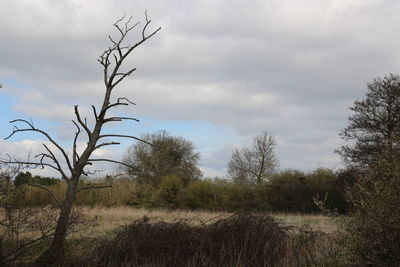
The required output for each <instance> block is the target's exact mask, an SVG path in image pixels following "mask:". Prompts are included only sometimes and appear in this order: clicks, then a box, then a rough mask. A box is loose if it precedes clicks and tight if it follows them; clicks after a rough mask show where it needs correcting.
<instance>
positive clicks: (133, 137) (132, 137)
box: [99, 134, 153, 146]
mask: <svg viewBox="0 0 400 267" xmlns="http://www.w3.org/2000/svg"><path fill="white" fill-rule="evenodd" d="M106 137H121V138H131V139H135V140H137V141H140V142H143V143H145V144H148V145H151V146H153V144H151V143H149V142H147V141H146V140H143V139H140V138H138V137H136V136H132V135H121V134H103V135H100V136H99V139H100V138H106Z"/></svg>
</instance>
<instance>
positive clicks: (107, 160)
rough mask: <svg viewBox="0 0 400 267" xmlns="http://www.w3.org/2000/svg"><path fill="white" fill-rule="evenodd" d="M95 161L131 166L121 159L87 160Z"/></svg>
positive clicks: (89, 160)
mask: <svg viewBox="0 0 400 267" xmlns="http://www.w3.org/2000/svg"><path fill="white" fill-rule="evenodd" d="M96 161H102V162H111V163H117V164H121V165H124V166H125V167H129V168H132V166H131V165H128V164H126V163H124V162H122V161H118V160H112V159H88V162H96Z"/></svg>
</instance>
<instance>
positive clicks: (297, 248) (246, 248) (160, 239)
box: [66, 214, 324, 267]
mask: <svg viewBox="0 0 400 267" xmlns="http://www.w3.org/2000/svg"><path fill="white" fill-rule="evenodd" d="M321 238H324V236H322V235H320V234H319V233H316V232H311V231H308V230H307V229H298V228H297V229H294V228H288V227H284V226H282V225H280V224H279V223H277V222H276V221H275V220H274V219H272V218H271V217H269V216H267V215H263V214H237V215H233V216H231V217H228V218H219V219H216V221H214V222H213V223H210V224H201V225H199V226H193V225H191V223H190V222H188V221H179V222H176V223H165V222H161V221H158V222H153V223H150V222H149V220H148V219H146V218H144V219H142V220H138V221H136V222H134V223H133V224H131V225H129V226H126V227H124V228H122V229H121V230H120V231H119V232H118V233H117V234H116V236H115V237H114V238H112V239H104V240H103V241H101V242H99V241H96V244H93V247H90V246H88V247H87V249H89V250H90V251H87V250H86V251H83V252H81V253H80V254H79V255H71V256H70V259H69V261H72V262H69V263H68V264H69V265H71V266H73V265H74V264H77V263H78V262H79V264H80V265H86V266H177V267H179V266H255V267H257V266H310V265H313V264H315V260H317V261H318V260H321V258H318V256H317V253H316V252H315V251H316V248H317V246H318V243H317V242H319V241H320V240H321ZM66 262H67V261H66Z"/></svg>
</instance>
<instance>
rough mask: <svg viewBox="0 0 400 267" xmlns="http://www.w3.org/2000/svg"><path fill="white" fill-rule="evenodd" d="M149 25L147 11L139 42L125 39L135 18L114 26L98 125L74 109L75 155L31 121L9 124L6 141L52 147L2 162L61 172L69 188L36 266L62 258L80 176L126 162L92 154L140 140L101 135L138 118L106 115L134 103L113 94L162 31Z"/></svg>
mask: <svg viewBox="0 0 400 267" xmlns="http://www.w3.org/2000/svg"><path fill="white" fill-rule="evenodd" d="M150 22H151V20H149V19H148V17H147V12H145V22H144V24H143V26H142V27H141V29H140V33H141V34H140V39H139V40H138V41H137V42H136V43H129V42H126V39H127V37H128V35H129V33H131V32H132V31H133V30H134V29H136V28H138V27H139V25H140V22H137V23H134V24H133V23H132V17H129V18H127V17H126V16H125V15H124V16H123V17H122V18H121V19H119V20H117V21H116V22H115V23H114V26H115V29H116V30H117V32H118V37H115V38H114V37H111V36H108V38H109V40H110V46H109V47H108V49H106V50H105V51H104V52H103V53H102V54H101V55H100V57H99V59H98V62H99V63H100V64H101V66H102V67H103V79H104V85H105V92H104V98H103V102H102V105H101V108H100V109H99V110H98V109H97V108H96V107H95V106H94V105H92V109H93V116H94V119H95V123H94V125H92V127H91V126H90V125H88V123H87V120H86V118H83V117H81V115H80V112H79V109H78V106H77V105H76V106H74V112H75V117H76V118H75V120H73V121H72V123H73V124H74V126H75V127H76V132H75V137H74V140H73V146H72V155H68V152H67V150H66V149H65V148H63V147H61V146H60V145H59V144H58V143H57V141H56V140H55V139H53V137H51V136H50V134H48V133H47V132H46V131H44V130H41V129H39V128H37V127H36V126H35V125H34V124H33V122H32V121H29V120H25V119H16V120H13V121H11V122H10V123H12V124H14V130H13V132H12V133H11V134H10V135H9V136H8V137H7V138H6V139H8V138H10V137H12V136H13V135H15V134H17V133H21V132H35V133H38V134H40V135H42V136H44V137H45V138H46V139H47V141H48V142H49V143H50V144H51V146H50V145H48V144H45V143H43V147H44V151H45V152H44V153H41V154H39V155H36V159H37V160H36V161H32V160H30V159H28V160H26V161H20V160H15V159H12V158H11V157H9V158H8V159H4V160H2V161H3V162H5V163H8V164H23V165H28V166H31V167H41V168H45V167H47V168H51V169H54V170H56V171H57V172H59V173H60V175H61V177H62V179H64V180H65V181H66V183H67V185H68V187H67V191H66V194H65V198H64V199H63V200H62V203H61V205H60V215H59V218H58V221H57V226H56V230H55V233H54V238H53V240H52V242H51V245H50V247H49V249H48V250H46V251H45V252H44V253H43V254H42V255H41V256H40V257H39V258H38V259H37V261H36V263H37V264H38V265H40V266H42V265H51V264H53V263H55V262H56V261H57V260H58V259H59V258H60V257H61V256H62V252H63V247H64V241H65V238H66V234H67V230H68V227H69V222H70V216H71V210H72V207H73V203H74V200H75V197H76V194H77V192H78V191H79V188H78V184H79V179H80V177H81V175H83V174H88V173H89V171H88V169H87V167H88V166H90V165H92V164H93V163H95V162H113V163H117V164H124V163H123V162H119V161H116V160H112V159H107V158H96V159H95V158H92V157H91V156H92V154H93V152H94V151H95V150H97V149H99V148H102V147H105V146H110V145H118V144H120V143H119V142H117V141H108V140H107V139H109V138H131V139H135V140H141V139H139V138H137V137H135V136H130V135H119V134H102V128H103V126H104V125H106V124H107V123H110V122H115V121H123V120H134V121H138V120H137V119H135V118H131V117H118V116H107V113H108V112H109V111H110V110H111V109H113V108H116V107H119V106H126V105H130V104H134V103H133V102H131V101H130V100H129V99H127V98H125V97H120V98H117V100H116V101H115V102H112V101H111V94H112V93H113V90H114V89H115V87H116V86H117V85H118V84H119V83H120V82H122V81H123V80H124V79H125V78H126V77H127V76H130V75H131V74H132V73H133V72H134V71H135V70H136V68H132V69H128V70H122V68H123V63H124V62H125V60H126V59H127V58H128V56H129V55H130V54H131V53H132V51H133V50H134V49H136V48H137V47H139V46H140V45H142V44H143V43H144V42H145V41H147V40H148V39H149V38H151V37H152V36H154V35H155V34H156V33H157V32H158V31H160V30H161V28H157V29H156V30H154V31H152V32H151V33H149V34H148V33H147V29H148V27H149V25H150ZM17 125H20V126H17ZM82 133H84V134H85V136H86V138H87V145H86V147H85V149H84V151H83V152H82V153H81V154H79V153H78V151H77V141H78V140H79V138H81V134H82ZM102 140H106V141H102ZM58 153H59V154H60V155H61V159H59V158H58V156H57V155H58ZM64 166H65V167H64Z"/></svg>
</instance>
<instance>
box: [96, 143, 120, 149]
mask: <svg viewBox="0 0 400 267" xmlns="http://www.w3.org/2000/svg"><path fill="white" fill-rule="evenodd" d="M120 144H121V143H119V142H106V143H102V144H99V145H97V146H95V147H94V150H96V149H99V148H100V147H103V146H111V145H120Z"/></svg>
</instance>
